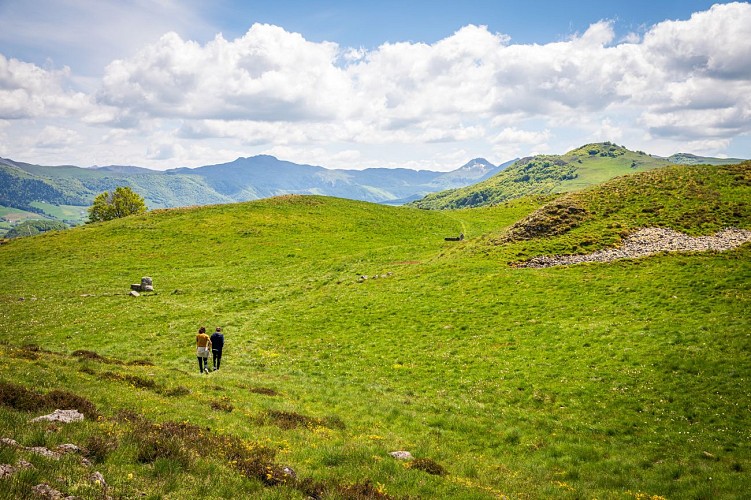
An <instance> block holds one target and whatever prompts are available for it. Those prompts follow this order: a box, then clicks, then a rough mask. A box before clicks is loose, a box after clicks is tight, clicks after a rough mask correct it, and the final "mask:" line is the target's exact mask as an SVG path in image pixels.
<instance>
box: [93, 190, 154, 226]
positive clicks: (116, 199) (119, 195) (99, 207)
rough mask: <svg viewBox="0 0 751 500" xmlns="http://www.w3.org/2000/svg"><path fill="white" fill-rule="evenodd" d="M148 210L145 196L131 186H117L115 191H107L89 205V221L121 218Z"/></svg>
mask: <svg viewBox="0 0 751 500" xmlns="http://www.w3.org/2000/svg"><path fill="white" fill-rule="evenodd" d="M144 212H146V203H145V202H144V201H143V198H142V197H141V196H140V195H139V194H138V193H136V192H135V191H133V190H132V189H130V188H129V187H122V186H120V187H117V188H115V190H114V191H113V192H109V191H105V192H103V193H101V194H99V195H97V197H96V198H94V204H93V205H91V206H90V207H89V222H99V221H103V220H112V219H119V218H120V217H125V216H127V215H134V214H142V213H144Z"/></svg>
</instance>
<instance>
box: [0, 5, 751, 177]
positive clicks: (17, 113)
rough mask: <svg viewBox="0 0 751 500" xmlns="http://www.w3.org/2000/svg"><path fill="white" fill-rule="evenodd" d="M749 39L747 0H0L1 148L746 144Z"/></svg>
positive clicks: (432, 161)
mask: <svg viewBox="0 0 751 500" xmlns="http://www.w3.org/2000/svg"><path fill="white" fill-rule="evenodd" d="M713 5H714V6H713ZM749 40H751V6H750V5H749V3H748V2H720V3H718V4H717V5H715V4H714V3H713V2H707V1H691V0H683V1H655V0H652V1H650V2H647V1H643V0H632V1H621V0H612V1H589V0H586V1H578V2H560V1H524V2H513V1H495V2H491V1H471V0H468V1H464V2H456V1H451V2H443V1H430V2H428V1H401V2H395V1H381V2H336V1H329V2H315V1H293V2H282V1H277V2H253V1H250V2H241V1H235V2H232V1H227V0H225V1H215V2H200V1H180V2H177V1H171V0H163V1H160V2H155V1H146V0H130V1H120V2H107V1H92V0H35V1H33V2H28V1H17V0H0V156H3V157H6V158H12V159H15V160H18V161H27V162H34V163H43V164H66V163H67V164H77V165H82V166H87V165H93V164H99V165H104V164H134V165H140V166H147V167H150V168H156V169H167V168H174V167H180V166H198V165H202V164H209V163H219V162H224V161H230V160H232V159H234V158H236V157H238V156H251V155H255V154H273V155H275V156H277V157H279V158H281V159H285V160H290V161H296V162H301V163H312V164H318V165H322V166H326V167H331V168H366V167H381V166H383V167H408V168H420V169H425V168H428V169H433V170H451V169H454V168H457V167H458V166H460V165H461V164H463V163H465V162H466V161H468V160H470V159H471V158H474V157H479V156H482V157H485V158H487V159H488V160H490V161H491V162H494V163H501V162H504V161H506V160H509V159H511V158H514V157H517V156H524V155H529V154H534V153H553V154H559V153H564V152H565V151H567V150H568V149H571V148H574V147H578V146H580V145H582V144H584V143H587V142H595V141H606V140H610V141H614V142H616V143H619V144H623V145H625V146H626V147H629V148H631V149H640V150H644V151H647V152H650V153H654V154H661V155H669V154H672V153H675V152H679V151H680V152H691V153H696V154H706V155H714V156H736V157H746V158H747V157H749V156H751V151H750V146H751V138H750V136H749V135H750V134H751V125H750V123H751V100H750V98H749V97H748V96H749V95H750V94H751V69H749V68H751V63H750V61H751V41H749Z"/></svg>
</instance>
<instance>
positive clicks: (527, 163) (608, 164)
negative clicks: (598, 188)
mask: <svg viewBox="0 0 751 500" xmlns="http://www.w3.org/2000/svg"><path fill="white" fill-rule="evenodd" d="M741 161H743V160H739V159H720V158H709V157H697V156H694V155H689V154H676V155H673V156H671V157H670V158H661V157H658V156H652V155H648V154H646V153H644V152H642V151H630V150H628V149H626V148H624V147H622V146H618V145H616V144H612V143H610V142H604V143H594V144H587V145H584V146H582V147H580V148H577V149H574V150H572V151H569V152H568V153H566V154H563V155H538V156H534V157H527V158H522V159H521V160H517V161H516V162H515V163H514V164H512V165H511V166H510V167H508V168H507V169H505V170H503V171H502V172H500V173H498V174H496V175H494V176H493V177H491V178H489V179H486V180H484V181H481V182H478V183H476V184H473V185H470V186H467V187H462V188H457V189H451V190H446V191H441V192H437V193H431V194H429V195H426V196H425V197H424V198H423V199H421V200H418V201H415V202H413V203H412V205H414V206H416V207H418V208H424V209H447V208H449V209H455V208H469V207H478V206H486V205H494V204H498V203H502V202H504V201H506V200H510V199H513V198H518V197H520V196H527V195H547V194H551V193H563V192H568V191H576V190H580V189H583V188H585V187H588V186H592V185H595V184H600V183H602V182H605V181H607V180H609V179H612V178H613V177H617V176H621V175H630V174H633V173H637V172H644V171H647V170H652V169H655V168H661V167H665V166H668V165H672V164H698V163H706V164H713V165H720V164H732V163H740V162H741Z"/></svg>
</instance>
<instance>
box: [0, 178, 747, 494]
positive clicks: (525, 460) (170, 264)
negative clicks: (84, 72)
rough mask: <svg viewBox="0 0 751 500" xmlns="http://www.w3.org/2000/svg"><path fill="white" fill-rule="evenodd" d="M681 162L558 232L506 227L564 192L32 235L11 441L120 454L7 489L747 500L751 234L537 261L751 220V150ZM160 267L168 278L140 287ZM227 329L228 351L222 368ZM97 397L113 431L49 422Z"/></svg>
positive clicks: (304, 209)
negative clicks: (209, 340) (688, 248)
mask: <svg viewBox="0 0 751 500" xmlns="http://www.w3.org/2000/svg"><path fill="white" fill-rule="evenodd" d="M676 168H678V169H679V170H671V171H669V174H665V176H664V177H657V178H655V177H651V178H650V177H640V175H641V174H637V175H634V176H629V179H630V180H629V183H627V185H620V184H610V185H608V184H606V185H605V187H604V188H602V189H601V190H600V191H596V190H594V191H590V190H587V191H584V192H582V193H583V194H582V195H581V196H582V198H577V199H575V200H573V201H572V200H571V199H566V200H567V201H566V203H576V204H577V205H578V206H582V207H584V208H585V209H586V213H587V217H585V218H584V219H583V220H582V221H581V223H580V225H579V226H578V227H575V228H574V229H572V230H571V231H569V232H566V233H565V234H562V235H554V236H548V237H544V238H538V239H536V240H531V241H512V242H506V243H503V242H502V241H501V240H502V239H501V238H500V236H501V235H502V234H503V233H504V231H505V230H506V229H507V228H509V227H511V226H512V225H513V224H515V223H517V222H518V221H520V220H523V219H525V218H526V217H528V216H531V214H533V213H534V214H537V215H532V219H530V220H534V218H535V217H538V218H539V217H541V216H545V214H546V213H547V214H548V216H549V212H545V208H544V207H546V206H547V207H549V206H550V204H551V200H552V198H551V197H545V198H541V197H527V198H521V199H518V200H514V201H511V202H507V203H504V204H502V205H497V206H494V207H485V208H477V209H469V210H457V211H421V210H418V209H415V208H409V207H386V206H379V205H374V204H369V203H364V202H356V201H348V200H342V199H336V198H325V197H316V196H305V197H301V196H290V197H279V198H271V199H265V200H260V201H255V202H250V203H239V204H231V205H217V206H210V207H200V208H185V209H171V210H156V211H152V212H149V213H147V214H145V215H143V216H135V217H128V218H125V219H120V220H116V221H111V222H108V223H101V224H92V225H86V226H83V227H77V228H73V229H71V230H67V231H63V232H56V233H54V234H44V235H40V236H38V237H32V238H22V239H18V240H14V241H11V242H9V243H6V244H4V245H2V246H0V263H1V264H2V265H0V279H1V280H2V282H3V284H4V286H3V288H2V291H1V292H0V319H1V320H2V321H1V322H0V325H1V326H0V335H1V336H2V337H1V338H2V341H3V342H4V344H5V345H6V346H8V347H7V348H6V359H5V363H2V364H0V403H2V404H1V405H0V417H1V418H0V437H7V438H12V439H15V440H16V441H18V442H19V443H20V444H22V445H23V446H27V447H31V446H47V447H49V448H54V447H55V446H57V445H59V444H62V443H74V444H77V445H78V446H80V447H82V452H81V453H82V454H84V456H86V457H87V458H88V459H89V460H91V462H92V463H93V465H92V466H90V467H87V466H84V465H81V461H80V456H78V455H75V454H74V455H65V456H64V457H63V458H62V459H61V460H60V461H59V462H55V461H52V460H50V459H45V458H42V457H38V456H35V455H31V454H29V453H28V452H26V451H23V450H20V449H18V448H13V447H10V446H4V445H2V444H0V463H5V464H13V463H16V462H17V461H18V460H19V459H21V458H23V459H25V460H28V461H30V462H31V463H32V464H33V465H34V468H31V469H24V470H23V471H20V472H17V473H16V474H14V475H12V476H10V477H6V478H4V479H0V497H8V498H23V497H29V498H31V493H30V489H31V487H32V486H34V485H36V484H38V483H40V482H47V483H48V484H50V485H51V486H53V487H55V488H57V489H59V490H60V491H62V492H64V493H66V494H71V495H77V496H80V497H83V498H99V497H100V496H101V495H102V493H103V489H102V487H101V485H99V484H95V483H92V481H90V480H88V479H87V476H88V475H89V474H90V473H91V471H93V470H97V471H100V472H101V473H102V474H103V477H104V478H105V479H106V482H107V484H108V486H107V489H106V492H105V493H106V494H108V495H111V496H113V497H115V498H136V497H138V498H186V497H198V498H243V497H245V498H250V497H253V498H306V497H309V496H312V497H316V498H472V499H474V498H477V499H480V498H504V497H506V498H600V499H602V498H618V499H620V498H623V499H629V498H639V499H644V498H744V497H747V495H748V493H747V492H748V491H751V475H749V473H748V472H749V470H751V384H750V383H749V382H750V381H751V360H750V359H749V355H748V353H749V352H751V317H750V315H749V312H750V311H751V245H749V244H746V245H744V246H743V247H740V248H738V249H736V250H732V251H729V252H725V253H701V254H662V255H657V256H654V257H650V258H644V259H639V260H627V261H617V262H613V263H609V264H589V265H578V266H571V267H560V268H548V269H520V268H515V267H513V266H509V263H510V262H514V261H516V260H519V259H522V258H529V257H531V256H533V255H535V254H541V253H546V252H550V251H556V252H562V253H565V252H569V253H570V252H577V251H581V250H582V248H587V249H588V250H587V251H589V250H590V249H591V250H594V249H597V248H599V247H602V246H604V245H608V244H612V243H613V242H617V241H618V238H619V237H620V236H619V235H621V234H624V233H627V232H628V231H629V230H632V229H635V228H636V227H640V226H641V225H644V224H654V225H666V226H670V227H675V228H676V229H680V230H683V231H687V232H691V233H692V234H711V233H712V232H714V231H715V230H717V228H718V227H721V226H723V225H726V224H728V223H732V224H733V225H735V226H736V227H741V228H746V229H751V217H749V216H748V211H747V210H748V207H747V206H746V203H747V202H746V201H745V200H749V199H751V167H749V165H748V164H746V165H745V166H739V167H722V168H713V169H703V168H699V167H691V168H688V167H685V168H684V167H676ZM652 175H656V174H652ZM674 175H679V176H683V177H682V179H681V180H680V181H679V182H672V181H670V179H672V178H673V176H674ZM639 179H641V181H640V180H639ZM616 182H621V181H620V180H616ZM629 186H630V187H629ZM648 186H652V190H649V189H648ZM617 189H619V190H620V191H618V195H617V196H612V194H613V190H617ZM660 193H664V195H662V196H664V199H662V200H660V199H659V196H661V195H660ZM564 196H570V195H564ZM608 197H609V198H611V199H613V200H614V201H613V203H612V205H607V206H604V205H603V204H604V203H606V202H605V201H604V200H606V199H608ZM697 197H698V201H696V200H697ZM680 200H685V201H686V203H688V205H685V206H684V209H683V210H682V209H681V208H680V206H679V205H680V204H679V203H678V202H679V201H680ZM692 200H693V201H692ZM553 203H555V202H553ZM692 203H693V204H692ZM541 207H543V208H542V210H541V211H537V210H538V209H540V208H541ZM702 207H711V209H708V210H704V211H703V212H702V211H701V210H699V209H700V208H702ZM644 209H647V210H646V211H644ZM536 211H537V212H536ZM540 214H542V215H540ZM686 214H689V215H686ZM692 221H693V222H692ZM687 225H690V226H691V231H688V230H687V228H686V226H687ZM459 232H463V233H464V234H465V236H466V239H465V240H464V241H462V242H446V241H444V239H443V238H444V237H446V236H456V235H458V233H459ZM598 235H602V237H601V238H600V237H598ZM142 276H151V277H152V278H153V280H154V286H155V292H154V293H146V294H143V295H141V296H140V297H130V296H128V291H129V285H130V283H136V282H138V281H139V280H140V278H141V277H142ZM364 276H367V279H364V278H363V277H364ZM201 325H204V326H206V327H207V329H208V330H209V331H211V330H213V329H214V327H215V326H222V327H223V328H224V333H225V338H226V345H225V350H224V358H223V360H222V368H221V370H219V371H217V372H213V373H210V374H208V375H201V374H199V373H198V366H197V361H196V358H195V355H194V352H195V348H194V345H195V340H194V339H195V333H196V331H197V329H198V327H199V326H201ZM61 394H62V395H61ZM76 397H78V398H83V399H84V400H85V402H88V403H89V404H91V405H92V407H91V408H90V409H89V411H88V413H89V415H88V416H89V418H87V420H86V421H84V422H82V423H74V424H45V423H33V424H32V423H29V422H28V421H29V419H30V418H32V417H33V416H37V415H39V414H42V413H44V411H43V410H47V409H54V407H53V406H56V405H60V404H61V401H63V400H66V398H67V400H68V401H74V400H75V398H76ZM82 404H83V403H82ZM57 407H59V406H57ZM396 450H407V451H410V452H411V453H412V455H413V456H414V457H415V460H412V461H408V462H402V461H398V460H395V459H394V458H392V457H391V456H390V455H389V452H391V451H396ZM284 467H289V468H291V469H293V470H294V476H293V475H291V474H290V472H289V471H287V472H285V471H284Z"/></svg>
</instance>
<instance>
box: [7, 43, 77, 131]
mask: <svg viewBox="0 0 751 500" xmlns="http://www.w3.org/2000/svg"><path fill="white" fill-rule="evenodd" d="M69 75H70V69H69V68H63V69H61V70H45V69H42V68H40V67H39V66H37V65H35V64H31V63H26V62H23V61H19V60H17V59H8V58H6V57H5V56H3V55H2V54H0V119H6V120H9V119H21V118H34V117H54V116H61V115H65V114H69V113H74V114H75V113H78V112H79V111H80V110H82V109H83V108H86V107H87V105H88V98H87V96H86V95H85V94H83V93H80V92H74V91H71V90H67V89H66V88H64V84H65V81H66V79H67V78H68V77H69Z"/></svg>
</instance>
